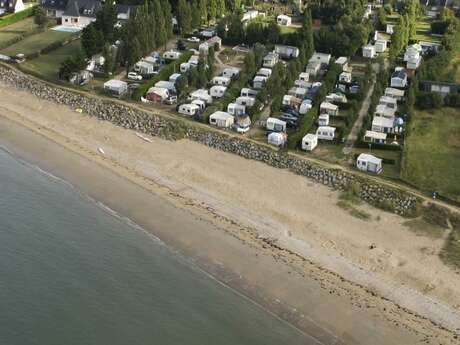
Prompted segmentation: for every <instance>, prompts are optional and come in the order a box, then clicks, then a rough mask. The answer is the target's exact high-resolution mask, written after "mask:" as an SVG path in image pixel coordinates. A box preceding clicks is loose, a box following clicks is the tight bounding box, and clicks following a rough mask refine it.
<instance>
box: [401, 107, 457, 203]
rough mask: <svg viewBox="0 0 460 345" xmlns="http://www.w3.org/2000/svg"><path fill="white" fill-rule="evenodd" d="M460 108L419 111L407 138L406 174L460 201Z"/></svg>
mask: <svg viewBox="0 0 460 345" xmlns="http://www.w3.org/2000/svg"><path fill="white" fill-rule="evenodd" d="M459 172H460V111H459V110H458V109H451V108H442V109H438V110H435V111H417V112H415V114H414V116H413V118H412V120H411V123H410V133H409V136H408V138H407V139H406V149H405V152H404V163H403V169H402V177H403V178H404V179H405V180H406V181H408V182H409V183H412V184H414V185H416V186H418V187H419V188H421V189H422V190H425V191H427V192H432V191H438V192H439V193H441V195H444V196H447V197H449V198H451V199H454V200H456V201H460V183H459V181H460V180H459Z"/></svg>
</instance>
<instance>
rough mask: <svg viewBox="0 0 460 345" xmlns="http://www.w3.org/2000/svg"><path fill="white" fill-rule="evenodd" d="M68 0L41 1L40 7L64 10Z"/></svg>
mask: <svg viewBox="0 0 460 345" xmlns="http://www.w3.org/2000/svg"><path fill="white" fill-rule="evenodd" d="M68 2H69V1H68V0H41V2H40V3H41V5H42V7H44V8H47V9H53V10H65V8H66V7H67V3H68Z"/></svg>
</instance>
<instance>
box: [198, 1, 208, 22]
mask: <svg viewBox="0 0 460 345" xmlns="http://www.w3.org/2000/svg"><path fill="white" fill-rule="evenodd" d="M198 1H199V8H200V14H201V24H207V23H208V0H198Z"/></svg>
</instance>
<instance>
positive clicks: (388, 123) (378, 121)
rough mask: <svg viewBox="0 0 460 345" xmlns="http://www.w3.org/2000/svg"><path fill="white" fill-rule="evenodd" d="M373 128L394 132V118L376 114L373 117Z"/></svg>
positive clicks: (382, 131) (375, 130)
mask: <svg viewBox="0 0 460 345" xmlns="http://www.w3.org/2000/svg"><path fill="white" fill-rule="evenodd" d="M371 128H372V131H373V132H380V133H393V132H394V118H387V117H383V116H374V118H373V119H372V127H371Z"/></svg>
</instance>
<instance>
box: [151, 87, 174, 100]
mask: <svg viewBox="0 0 460 345" xmlns="http://www.w3.org/2000/svg"><path fill="white" fill-rule="evenodd" d="M169 96H170V93H169V90H168V89H165V88H163V87H155V86H153V87H151V88H150V89H148V91H147V93H146V95H145V98H147V99H148V100H149V101H151V102H155V103H163V102H164V101H166V100H167V99H168V98H169Z"/></svg>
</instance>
